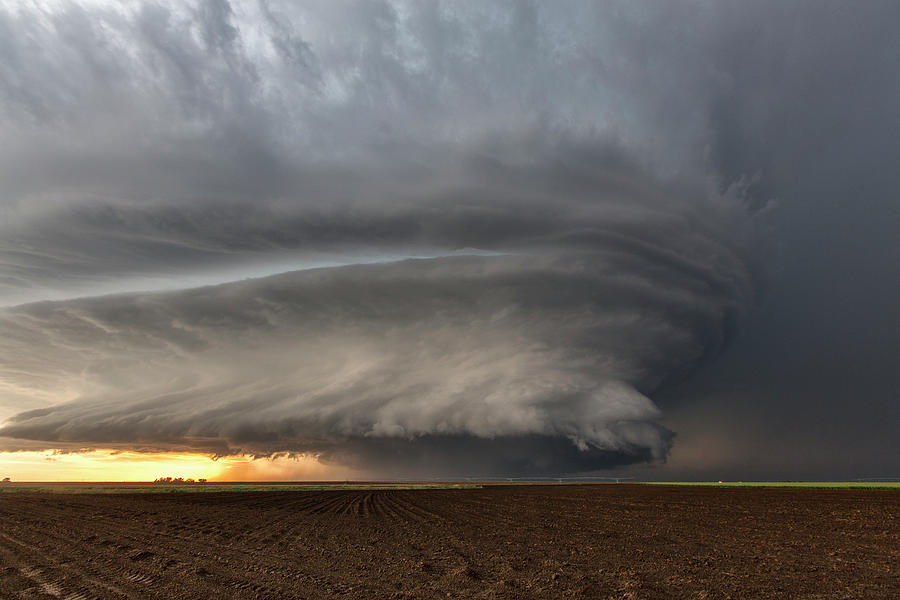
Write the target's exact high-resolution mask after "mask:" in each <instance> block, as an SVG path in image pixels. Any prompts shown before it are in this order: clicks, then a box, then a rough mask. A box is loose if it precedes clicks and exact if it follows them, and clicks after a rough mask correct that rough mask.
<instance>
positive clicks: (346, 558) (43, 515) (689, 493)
mask: <svg viewBox="0 0 900 600" xmlns="http://www.w3.org/2000/svg"><path fill="white" fill-rule="evenodd" d="M898 516H900V493H898V492H897V491H877V490H815V489H748V488H743V489H722V488H703V487H676V486H646V485H625V484H618V485H617V484H607V485H541V486H510V487H503V486H490V487H485V488H484V489H458V490H449V489H448V490H404V491H397V490H392V491H358V490H357V491H336V490H335V491H323V492H284V491H276V492H221V493H176V494H95V495H88V494H50V493H42V494H37V493H6V494H0V597H2V598H4V599H6V598H10V599H12V598H21V599H28V598H67V599H70V600H76V599H87V598H359V599H366V600H369V599H378V598H630V599H637V598H666V599H668V598H741V599H744V598H879V599H882V598H884V599H887V598H900V527H898Z"/></svg>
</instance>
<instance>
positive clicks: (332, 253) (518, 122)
mask: <svg viewBox="0 0 900 600" xmlns="http://www.w3.org/2000/svg"><path fill="white" fill-rule="evenodd" d="M679 10H680V9H679ZM679 10H675V11H674V12H675V13H679ZM685 10H687V9H685ZM663 12H665V11H663ZM679 14H680V13H679ZM676 17H677V18H683V15H682V16H680V17H679V15H678V14H668V13H666V14H659V13H657V12H655V11H650V12H646V11H642V10H623V11H619V12H616V11H611V12H609V14H606V13H603V14H598V13H597V11H596V9H595V8H592V7H591V6H590V5H583V6H582V5H572V7H571V10H565V11H552V10H547V9H546V8H540V7H539V6H532V5H529V4H528V3H516V4H514V5H510V6H505V5H502V6H501V5H497V6H492V7H487V8H484V7H475V6H470V7H467V8H466V9H465V10H462V9H461V8H459V7H456V5H455V4H454V5H442V4H440V3H435V4H431V3H426V4H420V3H369V2H366V3H362V4H360V5H359V6H356V7H355V8H349V7H344V8H336V7H333V6H332V3H321V4H315V3H313V4H310V5H309V6H306V7H305V8H303V9H300V8H296V7H293V6H291V5H288V4H285V5H281V4H279V3H274V2H273V3H270V2H260V3H258V4H247V5H241V6H239V7H238V6H231V5H230V4H229V3H227V2H224V1H218V2H201V3H197V4H195V5H188V6H186V7H184V6H181V7H176V6H172V7H169V6H166V5H165V4H158V3H150V2H147V3H133V4H129V5H128V6H127V7H125V6H116V7H110V6H106V5H104V4H100V5H91V4H71V5H65V6H64V7H62V8H59V9H52V10H51V9H47V10H41V9H38V8H33V7H32V8H19V9H15V10H14V9H0V32H5V33H6V34H8V35H0V39H3V40H5V41H4V42H3V43H0V55H2V57H3V58H5V59H6V60H4V61H3V62H4V64H5V65H7V67H6V68H5V69H4V70H2V71H0V77H2V79H0V92H2V96H0V100H2V104H0V107H2V113H0V114H2V117H3V118H2V120H0V127H2V132H3V133H4V134H6V136H7V137H8V138H9V139H15V140H17V142H16V143H15V144H12V145H6V146H4V148H3V149H0V159H2V160H0V175H2V176H3V181H4V182H5V183H4V184H3V185H4V191H5V196H4V199H3V200H2V202H3V204H2V206H0V208H2V210H3V213H4V216H5V217H6V218H5V220H4V221H3V224H2V225H0V234H2V235H0V239H2V240H3V241H2V242H0V258H2V265H0V292H2V297H0V298H2V300H3V302H2V304H3V305H4V308H2V309H0V408H2V409H3V412H2V413H0V418H6V421H5V424H3V425H2V427H0V436H4V437H5V438H6V440H5V441H4V443H3V444H4V447H6V448H9V449H15V448H25V447H28V448H33V447H34V444H35V443H37V444H43V445H44V447H48V448H82V447H110V448H121V447H131V448H136V449H153V450H167V449H183V448H192V449H198V450H202V451H206V452H210V453H213V454H217V455H225V454H234V453H253V454H258V455H270V454H273V453H278V452H297V453H310V454H315V455H318V456H320V457H322V458H323V459H324V460H332V461H337V462H341V463H344V464H349V465H352V466H359V467H363V468H369V469H375V470H378V469H382V472H388V471H390V470H391V469H395V471H392V472H398V473H399V472H406V473H409V472H417V473H418V472H421V473H426V472H442V473H450V472H454V470H456V471H458V472H460V473H462V472H465V473H473V472H485V473H487V472H510V471H530V472H536V471H554V470H555V471H559V470H571V469H579V470H581V469H588V468H595V467H599V466H610V465H614V464H621V463H626V462H633V461H642V460H652V459H661V458H664V457H665V456H666V454H667V452H668V450H669V448H670V445H671V443H672V440H673V436H674V434H673V432H670V431H668V430H666V429H665V428H663V427H661V426H660V425H658V424H657V422H656V421H657V420H658V418H659V417H660V412H659V410H658V408H657V407H656V406H655V404H654V403H653V402H652V401H651V400H650V398H649V395H650V394H652V393H653V392H654V391H656V390H657V389H659V388H660V387H661V386H663V385H665V383H666V382H669V381H672V380H677V379H679V378H681V377H684V376H685V375H687V374H688V373H690V372H691V371H693V370H694V369H696V368H697V367H698V366H700V365H701V364H702V363H704V362H705V361H706V360H707V359H709V358H710V357H712V356H715V355H716V354H717V353H718V352H719V351H720V350H721V349H722V348H723V347H724V346H725V345H726V344H727V343H728V341H729V340H730V339H731V338H732V337H733V336H734V335H735V333H736V332H737V330H738V328H739V325H740V323H741V321H742V318H743V316H744V315H745V313H746V312H747V311H748V310H749V308H750V306H751V305H752V301H753V298H754V294H755V291H754V290H755V283H754V281H755V279H756V276H755V273H756V270H757V267H756V260H757V248H758V240H757V237H758V228H757V225H756V223H755V221H756V216H754V215H758V214H759V213H760V211H759V209H758V206H759V204H758V203H753V202H749V201H748V196H747V189H748V183H747V180H746V179H742V178H740V177H738V178H736V179H734V180H732V181H723V180H722V179H721V178H720V177H719V176H718V175H717V174H716V173H715V172H713V171H711V170H710V169H709V168H708V166H707V165H708V162H707V161H706V159H705V158H704V156H705V153H706V152H707V150H708V148H707V146H706V144H708V142H709V140H708V139H707V137H706V134H705V133H704V132H703V125H704V117H703V111H699V112H698V111H696V110H694V108H693V107H694V106H695V105H696V104H698V103H701V104H702V103H703V102H706V101H707V100H708V96H709V95H710V92H709V90H710V89H714V88H715V86H714V85H712V84H710V83H709V82H708V81H706V78H707V77H712V76H710V75H707V70H706V69H705V67H708V66H709V65H708V64H704V63H703V61H700V62H699V63H698V64H697V65H695V66H691V67H690V68H688V67H686V66H685V68H684V69H683V70H682V72H681V75H682V76H681V77H680V78H679V79H678V80H673V79H672V78H671V77H670V76H666V73H667V72H668V69H667V64H668V63H667V62H666V60H676V59H675V58H672V56H671V55H670V54H668V53H667V51H668V50H671V51H672V52H675V51H676V50H678V51H679V52H681V54H680V55H679V56H678V58H677V60H680V61H683V64H684V65H688V64H693V62H691V61H692V60H693V59H694V58H697V57H699V56H701V55H700V54H697V55H695V52H699V51H698V50H697V49H696V48H694V49H691V46H690V45H688V46H685V45H684V42H685V39H688V38H690V36H689V35H688V34H687V33H678V32H674V31H670V30H666V29H665V28H662V26H661V24H663V23H665V22H667V20H668V19H670V18H676ZM595 26H596V27H601V26H602V28H603V30H604V31H606V33H607V35H605V36H599V37H598V36H597V35H596V27H595ZM654 32H655V33H658V34H660V35H655V34H654ZM663 33H664V35H663ZM651 34H653V35H651ZM685 35H687V36H688V38H685V37H684V36H685ZM35 39H37V40H41V45H42V47H44V48H65V49H66V50H67V52H58V53H53V52H49V51H48V52H43V53H29V52H27V49H28V47H29V44H31V43H32V42H31V41H30V40H35ZM651 40H652V42H653V44H654V45H656V46H658V48H657V50H658V52H657V51H654V53H653V56H655V57H656V56H658V57H660V58H655V59H653V60H648V59H647V57H646V56H645V55H643V54H642V52H641V51H638V50H639V49H641V48H645V46H646V44H648V43H649V42H650V41H651ZM685 48H687V49H685ZM667 49H668V50H667ZM611 50H616V52H620V53H619V54H615V53H612V52H611ZM622 51H624V52H625V53H624V54H621V52H622ZM665 57H669V58H665ZM657 61H659V62H657ZM513 67H516V68H513ZM712 78H713V79H714V77H712ZM661 98H665V99H666V101H665V102H663V101H662V100H661ZM674 115H678V116H679V118H677V119H676V118H674ZM351 263H355V264H351ZM362 263H368V264H362ZM317 265H326V266H325V267H323V268H314V269H310V268H304V269H303V270H293V269H296V268H297V267H298V266H304V267H311V266H317ZM336 265H343V266H336ZM280 271H287V272H283V273H280V274H277V275H271V276H266V277H255V275H260V274H268V273H274V272H280ZM164 280H165V281H164ZM218 281H221V282H225V283H221V284H219V285H213V286H205V287H204V285H203V284H207V283H210V282H218ZM166 287H168V288H171V287H180V288H181V289H177V290H171V289H170V290H163V289H161V288H166ZM107 292H113V293H111V294H107ZM99 294H106V295H99ZM429 469H431V470H432V471H429Z"/></svg>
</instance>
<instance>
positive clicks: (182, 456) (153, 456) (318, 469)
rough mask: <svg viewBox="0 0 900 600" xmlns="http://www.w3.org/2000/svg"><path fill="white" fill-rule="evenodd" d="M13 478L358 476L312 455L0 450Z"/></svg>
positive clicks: (2, 472) (4, 470)
mask: <svg viewBox="0 0 900 600" xmlns="http://www.w3.org/2000/svg"><path fill="white" fill-rule="evenodd" d="M3 477H9V478H10V479H11V480H12V481H153V480H154V479H157V478H159V477H183V478H185V479H188V478H191V479H201V478H203V479H207V480H209V481H298V480H304V481H326V480H336V479H341V480H344V479H358V478H359V477H360V474H359V473H357V472H355V471H352V470H351V469H347V468H344V467H340V466H336V465H325V464H323V463H321V462H319V461H318V460H317V459H316V458H315V457H313V456H295V457H288V456H277V457H274V458H253V457H251V456H229V457H222V458H213V457H212V456H209V455H207V454H196V453H141V452H121V451H115V450H92V451H89V452H70V453H62V452H59V451H54V450H45V451H38V452H35V451H29V452H0V478H3Z"/></svg>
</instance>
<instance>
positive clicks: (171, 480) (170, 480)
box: [153, 477, 206, 484]
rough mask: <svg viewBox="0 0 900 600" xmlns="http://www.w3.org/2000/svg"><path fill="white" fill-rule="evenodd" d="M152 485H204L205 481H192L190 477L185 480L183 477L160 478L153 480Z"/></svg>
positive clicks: (201, 479) (202, 479)
mask: <svg viewBox="0 0 900 600" xmlns="http://www.w3.org/2000/svg"><path fill="white" fill-rule="evenodd" d="M153 483H174V484H191V483H206V479H204V478H202V477H201V478H200V479H197V480H196V481H194V480H193V479H191V478H190V477H188V478H187V479H185V478H184V477H160V478H159V479H154V480H153Z"/></svg>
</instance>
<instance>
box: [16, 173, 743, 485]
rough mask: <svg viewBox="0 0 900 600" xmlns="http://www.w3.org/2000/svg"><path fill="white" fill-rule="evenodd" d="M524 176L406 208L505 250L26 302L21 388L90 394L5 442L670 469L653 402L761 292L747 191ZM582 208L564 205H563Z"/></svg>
mask: <svg viewBox="0 0 900 600" xmlns="http://www.w3.org/2000/svg"><path fill="white" fill-rule="evenodd" d="M516 175H517V173H516V172H515V171H514V170H507V171H505V172H503V176H502V177H499V178H498V179H497V180H496V183H498V184H499V183H500V182H503V185H504V189H503V191H505V192H506V193H509V194H511V197H513V198H515V199H516V200H517V201H508V202H503V201H500V200H495V201H493V202H492V203H491V204H490V205H485V204H479V205H475V206H472V207H471V208H466V207H465V205H460V207H451V208H447V207H445V206H444V205H443V204H439V203H436V204H435V205H434V206H433V207H430V208H431V210H422V208H421V204H420V205H419V206H418V208H419V212H417V213H411V212H409V211H410V209H409V208H408V207H405V206H404V205H403V203H400V207H401V208H399V209H397V210H398V212H397V214H396V215H392V217H391V218H393V219H395V221H396V222H398V223H403V222H405V221H407V220H408V219H409V217H410V215H411V214H417V215H419V220H418V222H417V225H416V231H429V232H432V234H431V236H430V237H431V238H432V239H433V238H435V237H447V238H448V240H453V241H455V242H456V243H457V245H461V244H462V243H464V242H465V243H468V242H472V241H479V238H480V236H482V235H484V233H483V232H480V231H478V229H477V226H478V225H479V224H484V223H485V222H487V223H488V224H489V227H488V231H490V232H491V234H492V239H493V241H492V243H490V244H486V243H484V244H479V246H481V247H485V246H487V247H489V248H490V249H491V250H492V252H491V254H490V255H469V256H465V255H461V256H447V257H438V258H430V259H411V260H404V261H396V262H389V263H384V264H369V265H356V266H345V267H334V268H325V269H313V270H306V271H296V272H291V273H286V274H282V275H276V276H271V277H266V278H261V279H251V280H246V281H241V282H234V283H228V284H223V285H219V286H212V287H204V288H198V289H192V290H185V291H176V292H157V293H140V294H127V295H112V296H104V297H98V298H86V299H80V300H70V301H64V302H42V303H35V304H27V305H22V306H19V307H14V308H9V309H5V310H4V311H3V312H2V313H0V318H2V328H3V330H4V333H5V335H4V336H3V341H2V342H0V353H2V355H3V356H4V358H5V360H4V366H3V372H2V376H3V380H4V381H5V382H6V383H7V385H9V384H10V383H11V384H12V385H13V388H14V389H15V390H19V391H20V392H19V393H21V394H25V395H29V394H30V395H33V396H34V397H35V398H38V397H39V396H40V397H43V398H45V399H48V400H49V399H51V398H61V397H64V396H66V395H68V396H70V397H71V398H72V400H71V401H69V402H66V403H63V404H54V405H53V406H50V407H47V408H41V409H38V410H34V411H27V412H23V413H20V414H18V415H16V416H14V417H12V418H11V419H10V420H9V422H8V423H7V425H6V426H5V427H4V428H3V429H2V430H0V435H3V436H7V437H14V438H25V439H39V440H46V441H48V442H53V443H55V442H60V443H91V444H104V443H106V444H121V443H124V442H132V443H141V444H151V445H152V444H156V445H158V446H162V447H166V446H167V445H168V446H169V447H183V446H185V445H188V446H190V445H194V446H195V447H201V448H202V447H207V448H208V449H210V450H212V451H215V452H216V453H219V454H225V453H229V452H234V453H236V452H252V453H259V454H268V453H273V452H283V451H289V452H306V453H314V454H319V455H322V456H325V457H334V458H335V460H341V461H343V462H349V463H352V464H357V463H361V464H363V465H367V464H369V462H371V461H375V462H377V460H375V459H376V458H377V457H381V456H383V455H384V456H388V455H390V453H391V447H392V446H393V447H395V446H396V445H397V444H400V446H403V445H404V444H408V443H410V442H411V441H415V440H423V442H422V445H423V446H427V447H431V446H434V445H435V444H437V445H440V444H445V445H448V446H451V447H452V446H453V445H454V444H452V443H451V442H452V440H459V439H469V440H471V439H473V438H474V439H480V440H494V439H497V438H509V439H511V440H518V441H517V442H515V443H516V444H518V445H520V446H522V447H523V448H524V447H528V448H531V449H532V453H533V452H534V448H536V447H540V444H528V443H526V442H525V441H523V440H527V439H529V438H535V439H541V438H551V439H564V440H566V441H567V444H568V445H571V446H574V447H575V448H577V449H580V450H581V451H583V452H589V451H593V452H595V453H599V454H597V455H595V456H594V457H593V460H594V465H595V466H596V465H598V464H601V465H602V464H606V463H610V462H616V461H619V462H621V461H623V460H624V461H627V460H636V459H650V458H662V457H664V456H665V455H666V453H667V450H668V447H669V444H670V442H671V439H672V434H671V433H670V432H668V431H666V430H665V429H663V428H662V427H660V426H658V425H656V424H655V423H654V421H655V419H657V418H658V417H659V415H660V413H659V411H658V409H657V408H656V406H655V405H654V404H653V403H652V401H650V400H649V399H648V398H647V396H646V394H648V393H650V392H652V391H653V390H655V389H656V388H657V387H658V386H659V385H661V384H662V383H663V382H664V381H665V380H666V379H668V378H672V377H677V376H679V374H683V373H685V372H688V371H690V370H691V369H693V368H695V367H696V366H698V365H699V364H700V363H701V362H702V361H703V360H704V359H705V358H707V357H709V356H712V355H715V354H716V353H717V352H718V351H719V350H720V349H721V348H722V347H723V345H724V344H725V343H726V342H727V341H728V339H729V337H730V336H732V335H733V334H734V333H735V331H736V329H737V326H738V323H739V321H740V319H741V316H742V314H743V313H744V311H745V310H746V308H747V306H748V304H749V302H750V300H751V298H752V294H753V283H752V275H751V266H750V265H751V263H750V259H749V257H750V254H749V249H748V248H746V247H743V246H742V245H741V244H738V243H736V242H735V240H736V239H741V235H742V232H740V231H738V230H735V227H739V226H741V225H746V221H745V220H744V219H742V218H741V215H742V214H744V212H743V207H742V204H741V198H740V197H739V195H737V194H736V193H733V194H732V195H731V196H716V197H709V198H699V199H697V198H691V199H690V200H686V199H679V198H677V197H668V196H666V195H665V193H664V192H663V191H662V190H661V189H659V188H656V187H653V186H652V185H651V183H650V182H649V181H648V180H635V179H633V177H636V176H637V175H638V172H637V171H635V172H633V173H632V174H631V177H632V179H629V178H628V177H627V176H626V175H625V171H623V169H621V168H620V169H617V170H616V171H615V172H614V173H613V174H609V173H606V174H603V173H602V171H601V174H593V175H592V182H591V185H589V186H586V187H585V192H584V193H583V195H581V197H579V195H578V194H572V193H571V192H570V193H568V194H566V195H564V196H561V195H560V194H562V193H563V192H561V191H557V194H555V195H550V190H555V187H554V186H553V185H552V182H553V181H554V178H553V177H550V176H546V177H545V178H544V179H541V178H535V177H534V174H533V173H531V178H530V181H524V180H525V179H527V177H526V174H520V175H521V177H516ZM565 178H566V179H567V180H568V178H569V174H568V173H566V177H565ZM474 179H475V178H472V180H474ZM513 181H518V182H519V183H518V184H516V183H510V182H513ZM526 183H527V185H525V184H526ZM517 185H523V186H524V187H523V189H521V190H517ZM542 188H543V189H542ZM513 191H518V192H520V193H521V194H522V196H521V197H523V198H526V199H529V198H530V199H531V201H532V202H531V203H529V202H528V201H519V200H518V199H519V198H520V196H518V195H516V194H512V192H513ZM494 192H495V193H496V190H494ZM487 194H488V192H487V191H486V192H485V196H486V197H487ZM542 194H546V195H543V196H542ZM561 201H562V202H564V203H565V211H564V212H563V213H559V212H558V211H555V213H556V214H552V213H549V212H548V211H546V209H545V208H544V207H545V206H549V205H551V203H553V202H561ZM703 205H706V210H700V208H699V207H701V206H703ZM469 211H472V213H474V214H470V212H469ZM484 212H486V213H487V214H486V215H484V214H483V213H484ZM386 214H388V215H391V213H386ZM353 219H354V220H352V221H350V222H347V221H340V220H338V221H337V225H339V226H342V227H345V228H353V227H357V226H358V225H359V224H358V222H357V221H356V219H359V216H358V215H356V216H354V217H353ZM492 221H494V222H495V223H496V224H494V223H492ZM504 227H505V229H504ZM392 229H393V230H397V229H402V228H400V227H394V228H392ZM333 231H341V227H337V226H336V227H335V228H334V229H333ZM344 235H346V234H344ZM743 235H745V236H748V239H747V241H748V242H749V241H750V239H751V236H750V232H749V231H745V232H743ZM350 237H355V236H352V235H351V236H350ZM392 440H393V441H392ZM448 440H449V441H448ZM368 442H371V443H368ZM479 443H481V444H483V443H484V442H479ZM205 445H206V446H205ZM456 445H459V444H456ZM501 445H502V444H501ZM411 448H412V449H413V454H414V455H415V454H416V452H415V444H413V445H412V446H411ZM501 454H502V453H501ZM515 456H516V460H519V461H524V462H526V463H527V462H528V461H527V460H526V459H525V458H523V457H522V456H521V451H519V452H517V453H515ZM612 457H615V460H614V459H613V458H612ZM551 458H552V457H551ZM532 459H534V460H537V459H541V460H544V461H545V462H546V461H548V460H550V459H548V458H547V457H543V458H541V457H538V456H534V455H533V456H532ZM534 460H533V461H532V462H534ZM586 462H590V461H586ZM457 464H458V463H457ZM503 464H505V465H507V466H508V461H507V462H505V463H503ZM550 465H552V466H553V467H555V468H558V467H559V462H558V461H556V460H550ZM381 466H383V465H381ZM535 468H537V467H535Z"/></svg>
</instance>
